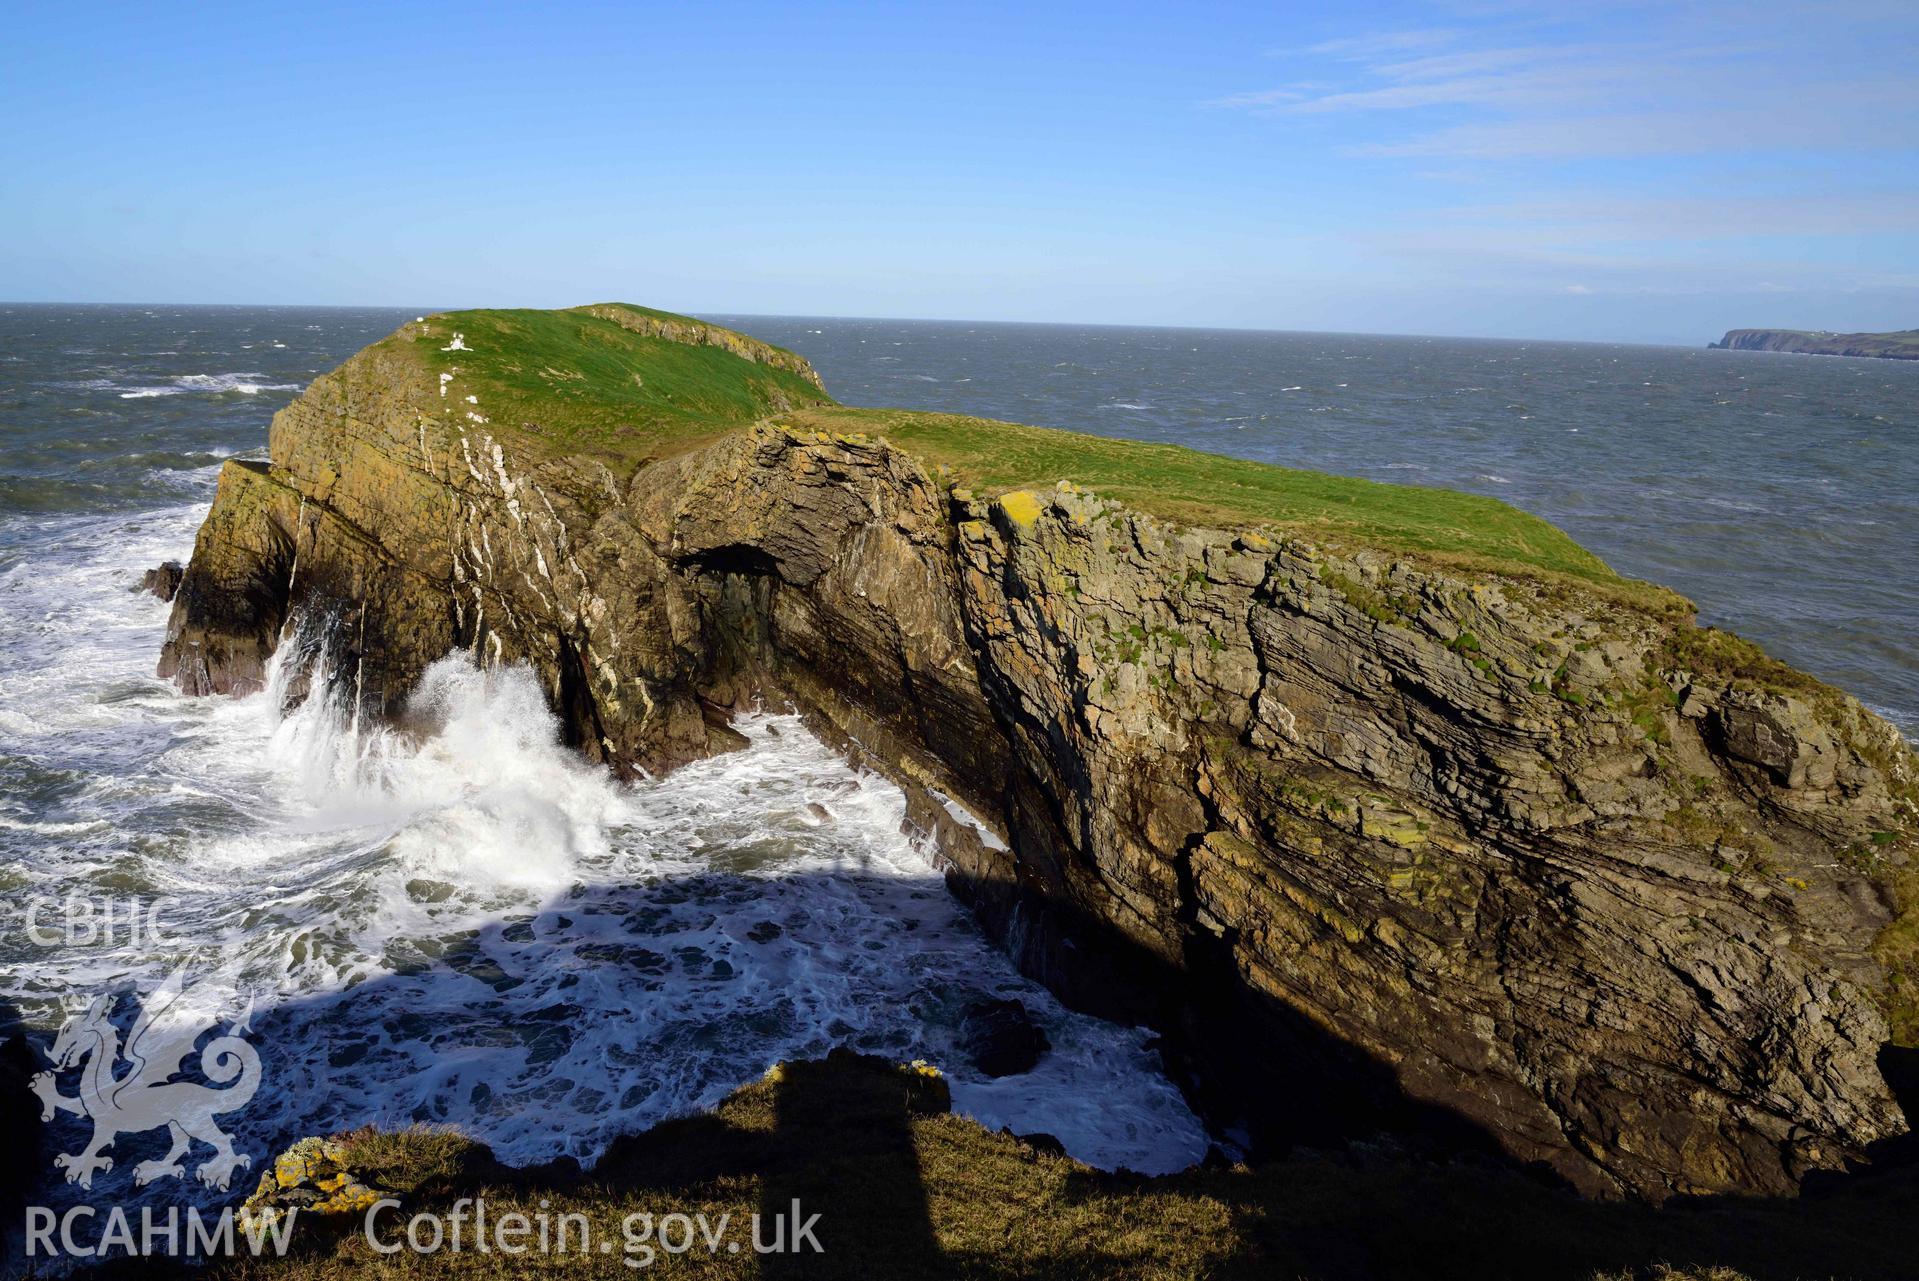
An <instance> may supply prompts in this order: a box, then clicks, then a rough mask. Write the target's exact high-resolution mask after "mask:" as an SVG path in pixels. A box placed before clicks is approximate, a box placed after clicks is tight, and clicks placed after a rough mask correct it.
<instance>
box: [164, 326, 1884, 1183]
mask: <svg viewBox="0 0 1919 1281" xmlns="http://www.w3.org/2000/svg"><path fill="white" fill-rule="evenodd" d="M358 359H359V358H356V360H358ZM469 417H472V415H469ZM536 444H537V442H534V441H531V440H529V439H527V438H525V437H522V436H521V435H518V434H516V433H515V432H513V431H511V430H508V429H504V428H496V427H491V426H488V425H486V424H484V423H481V422H479V421H478V420H477V419H476V420H475V421H474V422H473V423H472V424H471V425H464V424H462V423H461V422H460V421H459V420H458V418H457V417H455V416H452V415H447V414H444V413H442V412H441V410H440V408H439V398H438V396H437V389H436V388H434V387H432V386H431V385H420V384H419V383H417V382H415V381H409V380H408V378H407V377H406V376H405V375H404V373H403V372H402V371H398V370H394V369H388V368H385V367H383V366H380V365H378V364H377V363H368V362H366V361H364V360H362V361H360V363H357V364H356V363H355V362H349V365H348V366H347V367H345V368H344V369H343V370H342V371H340V372H337V373H335V374H332V375H329V376H327V377H324V378H321V379H319V380H318V381H316V382H315V383H314V384H313V386H312V387H311V388H309V390H308V391H307V392H306V394H305V395H303V396H302V397H301V398H300V399H299V400H298V401H296V402H295V403H294V404H293V405H291V406H289V407H288V408H287V409H285V410H283V411H282V412H281V413H280V414H279V415H278V416H277V417H276V418H275V420H274V425H273V430H272V436H271V455H272V463H271V465H270V466H262V465H257V464H246V463H229V464H228V465H227V469H226V471H225V473H224V474H223V476H222V480H221V486H220V491H219V495H218V497H217V498H216V501H215V504H214V508H213V511H212V512H211V513H210V514H209V516H208V519H207V523H206V524H205V526H203V528H202V530H201V532H200V536H199V540H198V542H197V543H196V546H195V551H194V556H193V560H192V563H191V564H190V565H189V566H188V568H187V571H186V575H185V578H184V581H183V582H182V584H181V588H180V593H179V596H178V598H177V600H176V602H175V606H174V612H173V616H172V620H171V623H170V625H169V628H168V634H167V640H166V646H165V650H164V653H163V656H162V659H161V668H160V670H161V672H162V673H163V674H167V675H172V676H174V677H175V678H176V679H177V680H178V681H179V682H180V683H181V685H182V686H183V687H184V688H187V689H190V690H194V691H198V692H205V691H220V692H240V691H245V690H248V689H253V688H257V687H258V686H259V685H260V683H261V682H262V679H263V674H264V670H265V664H266V662H267V660H268V658H269V656H270V655H271V653H272V652H273V649H274V647H275V645H276V644H277V643H278V642H279V637H280V636H281V634H282V632H283V629H284V628H285V625H286V622H287V620H288V618H289V617H290V615H292V614H293V613H296V612H306V613H313V612H317V611H326V612H327V613H328V614H329V616H331V617H332V618H333V619H334V620H335V622H334V625H333V627H332V629H331V632H332V635H333V637H334V644H335V645H336V647H337V649H338V650H339V651H340V652H339V653H337V654H336V655H335V663H334V670H336V671H348V670H350V671H351V672H352V673H353V675H354V682H353V688H355V689H356V690H358V691H359V696H360V698H361V700H362V710H363V711H365V712H366V713H368V714H380V713H389V714H390V713H392V712H394V711H396V710H397V709H399V708H400V706H401V705H402V703H403V701H404V698H405V695H406V693H407V691H408V690H409V689H410V688H411V686H412V684H413V683H414V681H415V680H416V679H417V677H418V676H419V674H420V672H421V671H422V670H423V669H424V667H425V666H426V665H427V664H428V663H430V662H432V661H433V660H435V659H438V658H440V657H441V656H442V655H444V654H446V653H448V652H450V651H465V652H468V653H471V654H472V655H473V656H474V657H475V659H476V660H477V661H480V662H483V663H502V662H525V663H528V664H530V665H531V666H532V667H533V669H534V670H535V671H536V672H537V673H539V675H540V676H541V677H542V679H543V680H544V681H545V683H546V685H547V688H548V690H549V692H550V694H551V697H552V702H553V705H554V707H555V708H556V710H557V711H558V713H559V714H560V715H561V716H562V717H563V718H564V721H565V724H566V727H567V734H568V737H569V739H570V741H573V742H575V743H576V744H577V745H578V747H579V749H580V750H581V751H582V752H584V753H585V754H587V755H588V756H590V757H592V758H594V759H596V760H600V761H604V762H606V763H607V764H608V765H610V766H611V767H612V768H614V769H615V770H617V771H620V772H622V773H627V774H631V773H633V772H635V771H638V770H642V769H644V770H648V771H657V770H660V769H663V768H669V767H671V766H672V765H674V764H676V763H679V762H684V761H687V760H691V759H695V758H698V757H700V756H703V755H706V754H709V753H711V752H714V751H719V750H726V749H727V748H729V747H731V746H734V745H735V743H736V738H735V737H734V736H732V735H730V732H729V731H727V730H726V729H725V725H724V722H725V712H726V709H728V708H730V707H734V706H739V705H743V704H745V703H746V702H747V701H748V700H751V699H754V698H761V697H764V698H768V699H772V700H785V701H787V702H790V703H791V704H793V705H795V706H797V707H799V708H800V709H801V710H803V711H804V712H805V713H807V714H808V716H809V718H810V721H811V723H812V724H813V725H815V726H816V727H817V728H818V729H819V731H820V732H821V733H822V734H824V735H826V736H827V737H828V738H829V740H831V741H834V742H837V743H839V744H840V745H842V746H843V747H844V748H845V749H846V750H847V751H848V752H850V753H855V754H857V755H859V756H861V757H862V758H864V759H866V760H868V761H870V762H871V763H872V764H874V765H875V766H877V767H878V768H881V769H883V770H885V771H886V772H887V773H888V774H889V775H890V776H891V777H893V778H894V779H896V780H897V781H898V782H899V783H900V784H901V786H902V787H904V788H905V789H906V791H907V794H908V799H909V806H910V809H909V813H910V816H911V821H912V822H913V823H914V824H915V825H916V826H917V827H918V828H920V829H921V830H922V831H924V832H925V833H927V834H928V836H929V837H930V838H932V839H933V840H934V841H935V842H936V844H937V847H938V850H939V853H940V857H941V859H942V860H943V861H944V865H945V867H946V869H947V874H948V879H949V883H950V884H951V885H952V886H953V888H954V889H955V891H956V892H958V893H959V894H961V895H962V896H963V897H964V898H965V899H966V900H967V901H969V902H970V903H971V904H973V905H974V907H975V909H976V910H977V912H978V914H979V916H980V918H981V919H982V921H983V922H985V924H986V925H987V926H988V928H990V929H993V930H995V931H997V932H999V933H1000V934H1001V935H1002V936H1004V937H1006V938H1007V939H1008V940H1009V942H1010V943H1011V944H1012V946H1013V947H1014V948H1015V951H1016V955H1017V958H1018V960H1019V962H1020V964H1021V965H1022V967H1023V968H1025V969H1026V970H1027V971H1028V972H1030V973H1032V974H1035V975H1037V976H1039V977H1041V978H1042V979H1044V980H1045V981H1046V982H1047V983H1048V984H1049V985H1050V986H1052V987H1053V989H1054V990H1055V991H1057V992H1058V993H1060V995H1061V996H1062V997H1063V998H1064V999H1066V1000H1068V1001H1069V1002H1072V1003H1074V1004H1076V1005H1079V1006H1081V1007H1084V1008H1089V1009H1093V1010H1096V1011H1098V1012H1101V1013H1105V1014H1108V1015H1111V1016H1114V1017H1122V1018H1127V1019H1131V1020H1135V1021H1143V1022H1150V1023H1152V1024H1153V1025H1155V1026H1157V1027H1159V1028H1161V1029H1162V1030H1163V1031H1164V1032H1165V1033H1166V1035H1167V1041H1168V1053H1169V1057H1170V1058H1172V1059H1173V1060H1174V1061H1175V1062H1176V1063H1177V1064H1178V1065H1179V1066H1180V1067H1181V1068H1182V1070H1183V1072H1184V1073H1185V1075H1186V1076H1187V1078H1188V1079H1189V1080H1190V1081H1191V1082H1192V1083H1193V1084H1194V1086H1195V1089H1196V1090H1197V1091H1198V1093H1199V1097H1201V1098H1202V1099H1203V1100H1204V1101H1205V1102H1206V1104H1207V1106H1208V1108H1209V1110H1210V1111H1211V1112H1212V1113H1213V1115H1214V1116H1215V1117H1217V1118H1219V1119H1221V1120H1225V1121H1232V1122H1243V1123H1245V1124H1246V1125H1248V1126H1249V1127H1250V1128H1251V1129H1252V1130H1253V1131H1254V1133H1255V1134H1257V1135H1262V1136H1266V1137H1268V1138H1270V1139H1272V1140H1274V1141H1281V1142H1283V1141H1286V1140H1297V1139H1324V1138H1332V1137H1338V1136H1339V1135H1341V1134H1347V1133H1364V1132H1369V1131H1371V1130H1374V1129H1377V1128H1379V1127H1381V1126H1395V1127H1396V1126H1406V1127H1419V1128H1427V1129H1439V1130H1443V1131H1446V1132H1448V1133H1451V1134H1455V1135H1456V1136H1458V1137H1459V1138H1461V1139H1462V1140H1464V1141H1472V1142H1485V1143H1489V1144H1492V1145H1495V1146H1497V1147H1498V1148H1499V1149H1501V1150H1503V1151H1504V1152H1505V1153H1507V1154H1509V1155H1510V1156H1512V1157H1514V1158H1516V1159H1518V1160H1521V1161H1527V1162H1538V1163H1543V1164H1544V1165H1545V1166H1547V1167H1549V1168H1550V1169H1551V1170H1553V1171H1555V1172H1556V1173H1557V1174H1558V1175H1559V1176H1561V1177H1563V1178H1564V1179H1566V1180H1568V1181H1570V1182H1571V1183H1573V1184H1575V1185H1577V1186H1578V1187H1580V1188H1582V1189H1584V1190H1587V1191H1589V1192H1594V1193H1600V1194H1619V1193H1631V1194H1637V1195H1641V1196H1645V1197H1650V1198H1661V1197H1665V1196H1668V1195H1672V1194H1675V1193H1710V1192H1726V1191H1740V1192H1754V1193H1777V1192H1785V1191H1790V1190H1792V1189H1793V1188H1794V1187H1796V1185H1797V1184H1798V1182H1799V1181H1800V1179H1801V1178H1802V1177H1803V1176H1804V1175H1805V1174H1806V1173H1807V1172H1809V1171H1811V1170H1816V1169H1823V1168H1837V1167H1841V1166H1843V1165H1844V1164H1845V1163H1846V1162H1847V1161H1849V1160H1851V1159H1853V1158H1854V1157H1855V1156H1856V1155H1857V1154H1858V1153H1859V1152H1860V1151H1861V1150H1862V1149H1863V1148H1864V1147H1865V1146H1866V1145H1868V1144H1870V1143H1872V1142H1873V1141H1875V1140H1877V1139H1880V1138H1883V1137H1886V1136H1890V1135H1895V1134H1898V1133H1900V1132H1902V1131H1903V1129H1904V1127H1905V1121H1904V1118H1903V1116H1902V1115H1901V1112H1900V1110H1899V1108H1898V1107H1897V1105H1896V1104H1895V1102H1894V1100H1893V1098H1892V1096H1891V1094H1890V1093H1889V1092H1888V1090H1887V1087H1886V1085H1885V1082H1884V1080H1883V1079H1882V1078H1881V1076H1880V1073H1879V1069H1878V1067H1877V1065H1876V1056H1877V1055H1878V1053H1879V1050H1880V1047H1881V1045H1882V1044H1883V1043H1884V1042H1885V1041H1886V1040H1887V1035H1888V1033H1887V1020H1886V1015H1885V1012H1884V1010H1885V1008H1886V1003H1887V1001H1888V997H1887V992H1888V990H1889V989H1888V982H1887V978H1886V973H1885V969H1884V967H1883V965H1882V959H1883V958H1882V957H1876V956H1875V952H1874V948H1875V944H1876V942H1877V941H1878V940H1879V939H1880V937H1881V936H1882V934H1883V933H1884V932H1886V931H1887V929H1888V927H1889V926H1890V925H1891V924H1892V923H1893V922H1894V919H1895V916H1896V914H1897V913H1898V912H1900V911H1901V910H1904V909H1909V908H1910V906H1911V905H1910V904H1906V903H1902V901H1901V900H1900V898H1899V896H1898V895H1897V894H1896V893H1895V892H1894V890H1893V889H1892V888H1890V886H1891V885H1892V884H1893V881H1894V879H1895V877H1894V874H1895V873H1896V871H1897V869H1898V868H1899V867H1902V866H1904V865H1905V863H1906V861H1907V859H1908V853H1907V851H1908V850H1909V849H1910V848H1911V846H1910V842H1909V840H1908V837H1907V835H1906V834H1907V833H1908V832H1909V831H1910V827H1911V823H1912V808H1911V807H1912V796H1913V782H1914V780H1913V772H1912V771H1913V763H1912V757H1911V754H1910V753H1909V751H1908V750H1907V748H1906V747H1905V745H1904V744H1903V743H1902V742H1901V741H1900V739H1899V737H1898V735H1897V734H1896V732H1894V731H1893V730H1892V729H1890V728H1889V727H1888V726H1886V725H1885V724H1884V723H1883V722H1881V721H1879V720H1878V719H1877V718H1876V717H1874V716H1872V715H1871V714H1870V713H1868V712H1867V711H1866V710H1865V709H1863V708H1862V707H1860V706H1859V705H1858V704H1857V703H1856V702H1855V701H1853V700H1851V699H1849V698H1846V697H1845V696H1843V695H1840V694H1838V693H1836V692H1835V691H1831V690H1828V689H1825V688H1824V687H1821V686H1817V685H1816V684H1814V683H1812V682H1810V681H1807V680H1805V678H1801V677H1797V676H1796V674H1791V673H1784V674H1779V675H1777V677H1776V679H1775V678H1774V676H1773V675H1769V673H1774V668H1773V667H1767V666H1765V664H1764V663H1758V662H1757V660H1755V661H1754V662H1746V661H1745V657H1744V655H1743V651H1740V652H1739V653H1736V654H1733V655H1732V656H1731V657H1730V658H1729V657H1728V652H1727V651H1728V647H1729V646H1731V645H1732V644H1733V643H1732V642H1730V641H1729V640H1728V639H1727V638H1723V637H1721V636H1720V635H1719V634H1717V633H1709V632H1701V631H1699V629H1696V628H1693V627H1692V626H1691V625H1690V622H1689V621H1688V620H1686V619H1684V618H1677V617H1673V616H1671V615H1670V614H1667V613H1660V612H1657V611H1650V610H1646V609H1641V608H1636V607H1633V606H1630V605H1627V604H1622V603H1621V602H1620V601H1618V600H1613V599H1607V598H1605V597H1603V596H1601V595H1596V594H1592V593H1589V592H1586V591H1584V590H1582V589H1580V588H1579V587H1577V586H1576V585H1568V584H1566V583H1564V582H1553V583H1543V582H1535V581H1530V580H1526V579H1520V578H1513V577H1508V576H1502V575H1499V574H1494V573H1489V572H1480V571H1470V572H1469V571H1464V570H1458V569H1450V568H1447V567H1445V566H1443V565H1434V564H1430V563H1416V562H1413V561H1409V560H1406V559H1402V558H1395V557H1391V556H1386V555H1377V554H1372V553H1368V552H1364V551H1350V550H1344V551H1342V550H1335V549H1333V548H1331V547H1327V546H1320V545H1315V544H1313V543H1311V542H1307V541H1302V540H1300V539H1296V538H1281V537H1275V536H1269V535H1268V534H1263V533H1260V532H1257V531H1253V530H1234V529H1205V528H1188V527H1181V526H1175V525H1171V524H1168V523H1165V522H1162V521H1160V520H1157V519H1155V518H1153V517H1150V516H1147V515H1144V514H1141V513H1139V512H1137V511H1133V510H1129V509H1127V508H1126V507H1124V506H1122V505H1120V504H1117V503H1114V502H1111V501H1108V500H1104V499H1101V498H1099V497H1097V496H1095V495H1093V494H1088V493H1083V492H1080V491H1079V490H1077V489H1075V488H1074V487H1072V486H1071V485H1065V484H1062V485H1061V486H1059V487H1058V488H1057V489H1048V490H1044V491H1037V490H1016V491H1013V492H1010V493H1005V494H1001V495H998V496H996V497H987V496H981V495H975V494H972V493H969V492H967V491H965V490H963V489H956V488H954V487H952V486H951V484H950V483H948V482H946V481H944V480H942V479H941V478H940V476H939V474H938V472H937V471H936V470H934V469H932V468H930V467H928V466H927V465H925V464H923V463H922V462H921V461H919V460H918V459H916V458H915V457H913V456H912V455H910V454H908V453H906V452H904V451H902V450H900V449H897V448H895V447H893V446H891V445H889V444H888V443H886V442H885V441H883V440H879V439H871V438H867V437H864V436H860V435H856V434H855V435H834V434H831V433H827V432H822V431H818V430H809V429H805V428H804V427H802V426H796V425H791V424H786V425H782V424H781V423H779V422H774V421H768V422H762V423H760V424H758V425H756V426H753V427H750V428H746V429H743V430H737V431H730V432H727V433H724V434H721V435H718V436H716V437H714V438H712V439H710V440H707V441H703V442H696V443H695V444H693V445H691V446H689V447H687V448H685V449H682V450H680V451H678V452H666V453H663V454H661V455H659V456H655V457H652V458H650V459H649V460H647V461H644V462H643V463H642V464H641V465H639V466H637V467H636V468H634V469H632V470H631V471H630V473H622V472H616V471H615V470H613V469H612V468H611V467H609V465H608V464H607V463H606V462H604V461H602V460H598V459H595V458H592V457H564V456H557V455H556V454H555V453H554V452H552V451H551V450H548V449H543V448H538V447H536ZM1735 659H1736V660H1737V661H1734V660H1735ZM1755 663H1756V665H1755ZM1775 667H1776V665H1775ZM1749 669H1750V670H1749ZM1753 671H1757V672H1758V673H1759V675H1758V676H1757V677H1755V676H1754V675H1752V672H1753ZM1779 671H1780V672H1783V669H1779Z"/></svg>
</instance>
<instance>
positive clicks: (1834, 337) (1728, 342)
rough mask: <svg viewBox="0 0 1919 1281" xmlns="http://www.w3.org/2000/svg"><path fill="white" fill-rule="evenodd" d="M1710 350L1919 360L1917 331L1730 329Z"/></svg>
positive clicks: (1711, 345)
mask: <svg viewBox="0 0 1919 1281" xmlns="http://www.w3.org/2000/svg"><path fill="white" fill-rule="evenodd" d="M1706 346H1707V347H1708V348H1710V349H1713V350H1726V351H1785V352H1795V353H1797V354H1800V355H1805V356H1877V357H1882V358H1884V359H1887V360H1919V329H1901V330H1898V331H1896V332H1893V333H1886V334H1835V333H1831V332H1828V331H1827V330H1823V329H1820V330H1805V329H1729V330H1727V331H1726V336H1725V337H1724V338H1721V339H1720V340H1719V341H1718V342H1715V343H1707V344H1706Z"/></svg>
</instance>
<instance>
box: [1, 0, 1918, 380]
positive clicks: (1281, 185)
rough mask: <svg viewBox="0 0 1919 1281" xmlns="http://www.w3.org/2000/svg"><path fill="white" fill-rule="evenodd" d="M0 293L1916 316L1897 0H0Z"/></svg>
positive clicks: (1175, 318)
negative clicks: (1539, 1) (1551, 1)
mask: <svg viewBox="0 0 1919 1281" xmlns="http://www.w3.org/2000/svg"><path fill="white" fill-rule="evenodd" d="M0 20H4V24H5V27H4V30H5V32H6V36H5V39H4V40H0V121H4V122H5V123H0V298H5V299H8V300H15V301H18V300H57V301H140V302H156V301H168V302H279V303H301V302H308V303H348V304H351V303H381V304H387V303H391V304H398V305H404V306H456V305H492V304H498V305H534V306H550V305H565V304H570V303H575V302H581V301H586V300H590V299H601V298H611V297H618V298H624V299H630V300H633V301H638V302H645V303H650V304H654V305H658V306H664V307H669V308H673V309H675V310H683V311H692V312H709V313H729V312H731V313H770V314H805V315H869V316H914V317H949V318H968V319H988V320H992V319H1002V320H1057V321H1097V322H1106V321H1110V322H1120V323H1139V324H1153V323H1161V324H1189V325H1231V326H1250V327H1260V328H1282V329H1344V330H1361V331H1369V332H1402V333H1442V334H1490V335H1506V336H1518V337H1557V338H1601V339H1626V340H1645V341H1677V342H1700V341H1704V340H1706V339H1707V338H1710V337H1714V336H1716V335H1717V334H1718V333H1719V332H1720V331H1721V330H1724V329H1726V328H1728V327H1731V326H1736V325H1780V326H1793V327H1824V328H1839V329H1884V328H1905V327H1910V326H1915V325H1919V163H1916V162H1919V70H1916V68H1919V4H1914V3H1912V2H1911V0H1905V2H1904V3H1877V2H1875V0H1861V2H1858V3H1849V4H1846V3H1826V4H1811V3H1806V4H1799V3H1790V2H1773V0H1759V2H1758V3H1753V2H1752V0H1745V2H1744V3H1740V4H1717V3H1711V2H1710V0H1707V2H1702V3H1692V4H1633V3H1607V2H1603V0H1593V2H1591V3H1582V4H1577V5H1564V6H1548V5H1534V4H1526V3H1499V2H1497V0H1491V2H1486V3H1471V2H1466V3H1458V4H1438V5H1433V4H1422V5H1401V4H1383V3H1364V2H1361V3H1348V4H1342V5H1334V4H1323V5H1300V4H1266V5H1207V4H1188V5H1173V4H1165V3H1159V4H1152V5H1137V6H1134V5H1127V4H1112V3H1106V4H1100V5H1097V6H1095V5H1084V6H1075V7H1068V6H1033V5H997V4H990V3H986V4H982V3H975V4H968V5H964V6H941V5H900V6H897V7H890V6H888V7H881V6H872V5H846V6H837V5H830V4H826V5H821V4H792V3H784V4H764V5H762V4H726V3H713V4H700V5H682V4H675V5H638V4H622V5H604V6H600V5H562V4H551V5H544V6H535V5H523V6H506V5H488V4H466V5H460V6H445V7H443V6H439V5H432V4H424V3H417V4H410V5H392V4H381V5H371V4H368V5H352V4H341V5H332V6H324V5H316V6H272V5H258V4H255V5H248V6H245V7H241V6H231V7H229V6H221V5H215V4H203V5H195V6H161V5H139V6H132V5H129V6H114V5H105V4H96V5H43V4H37V3H36V4H27V3H20V2H19V0H0Z"/></svg>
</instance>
